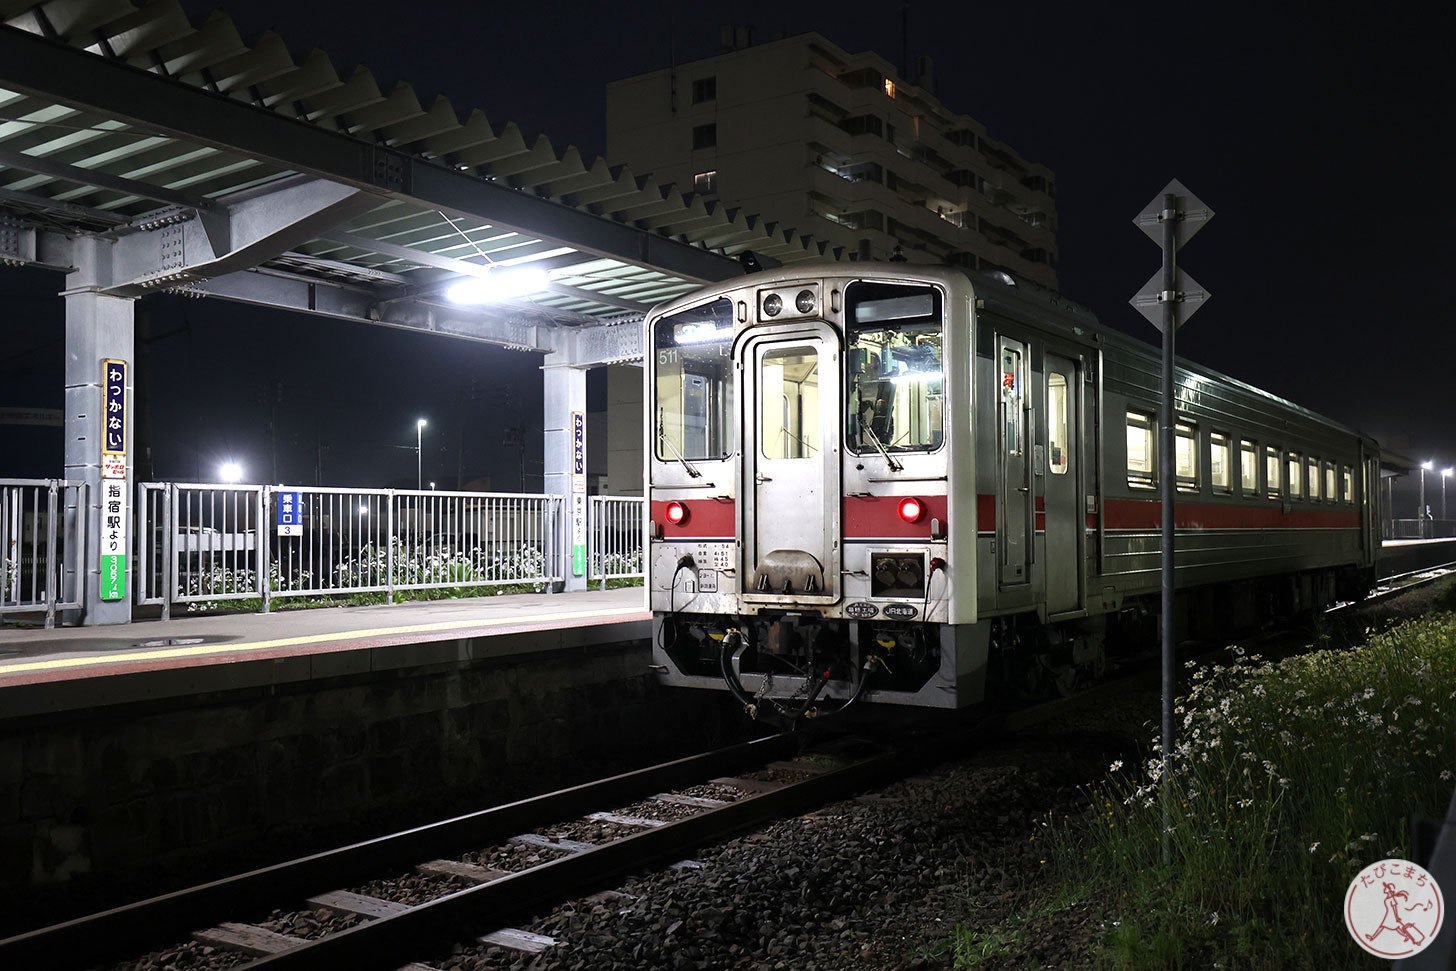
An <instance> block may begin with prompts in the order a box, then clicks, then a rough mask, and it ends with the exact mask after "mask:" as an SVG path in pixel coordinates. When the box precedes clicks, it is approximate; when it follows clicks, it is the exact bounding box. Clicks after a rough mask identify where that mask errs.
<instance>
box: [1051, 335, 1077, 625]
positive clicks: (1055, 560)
mask: <svg viewBox="0 0 1456 971" xmlns="http://www.w3.org/2000/svg"><path fill="white" fill-rule="evenodd" d="M1043 374H1044V375H1045V381H1044V382H1043V385H1044V388H1045V391H1046V407H1045V409H1043V411H1044V413H1045V415H1046V432H1045V435H1044V438H1043V440H1044V441H1045V442H1046V474H1045V475H1044V476H1043V477H1042V491H1043V493H1044V495H1045V501H1046V608H1047V613H1049V614H1055V613H1060V612H1062V611H1066V610H1075V609H1077V607H1079V606H1080V605H1081V573H1082V556H1081V542H1080V540H1081V536H1082V518H1083V514H1082V508H1081V505H1082V504H1081V494H1082V488H1081V485H1080V482H1081V477H1082V470H1081V455H1080V454H1079V453H1078V447H1077V446H1078V442H1079V440H1080V437H1081V436H1080V431H1079V429H1080V428H1081V422H1080V420H1079V419H1080V416H1079V415H1078V414H1077V408H1078V402H1079V400H1080V399H1081V381H1080V377H1081V375H1080V374H1079V372H1078V364H1077V362H1076V361H1073V360H1071V359H1069V358H1065V357H1061V356H1060V355H1057V354H1052V353H1050V352H1048V353H1047V354H1046V355H1045V358H1044V361H1043Z"/></svg>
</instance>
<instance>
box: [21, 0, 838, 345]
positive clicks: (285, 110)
mask: <svg viewBox="0 0 1456 971" xmlns="http://www.w3.org/2000/svg"><path fill="white" fill-rule="evenodd" d="M0 21H3V23H4V24H6V25H7V28H8V29H0V220H3V223H0V230H3V229H4V225H5V224H8V225H11V226H12V227H13V226H27V227H32V228H36V229H41V230H52V231H55V232H57V233H60V234H64V235H66V236H72V237H74V236H77V235H84V234H104V235H106V236H108V237H111V238H114V237H117V236H122V235H127V234H135V233H145V232H156V231H157V230H158V229H159V228H162V227H165V226H167V225H169V224H175V223H177V222H180V221H182V220H185V219H201V218H202V217H204V216H205V215H206V214H208V213H216V212H224V213H227V212H230V211H232V209H231V207H232V205H233V203H234V201H235V200H239V199H248V198H250V197H256V196H258V195H259V194H260V193H264V192H266V191H267V190H269V189H270V188H277V187H287V186H290V185H295V184H297V183H298V182H299V180H300V179H304V178H312V179H320V180H327V181H330V182H338V183H340V184H345V185H350V186H353V187H355V188H358V189H360V190H362V191H364V192H366V193H367V194H368V195H367V198H366V199H365V203H366V205H364V206H356V207H355V210H357V211H351V213H350V214H349V216H348V218H346V219H343V220H341V221H339V222H337V223H335V224H332V225H329V226H328V228H327V229H325V230H324V231H321V232H317V233H316V234H313V235H310V236H309V237H308V238H307V239H306V240H303V241H298V240H293V241H291V245H289V246H288V248H287V249H286V250H284V251H282V252H267V253H262V254H261V255H260V257H259V259H258V260H257V261H256V262H255V263H253V264H251V265H252V266H253V267H261V268H264V269H265V270H266V272H268V273H270V274H272V275H274V276H276V277H284V278H301V279H312V280H322V281H329V282H330V283H331V284H334V285H338V286H341V287H345V288H349V289H351V290H358V291H360V292H361V293H364V294H367V295H369V296H370V297H371V298H373V299H375V300H378V299H393V298H395V297H397V296H399V295H405V296H409V297H410V298H421V299H427V300H428V299H431V298H434V297H438V295H439V293H440V292H441V291H442V290H443V286H444V283H445V282H447V281H453V280H456V279H459V278H460V277H461V276H462V274H467V275H468V274H472V273H474V274H477V275H478V274H479V273H480V272H481V268H482V267H486V266H496V267H506V266H512V267H513V266H522V265H530V266H533V267H537V268H541V269H544V270H546V271H548V273H549V275H550V280H551V283H550V289H549V292H546V293H543V294H537V295H533V296H532V297H530V298H529V299H528V300H527V299H518V300H517V301H516V302H515V303H514V304H513V305H512V310H513V312H516V313H522V312H525V313H535V314H539V315H541V316H542V317H543V318H544V319H550V320H553V321H555V322H557V323H572V322H575V323H581V322H585V321H587V320H588V319H589V318H592V317H607V318H613V317H618V318H620V315H622V314H624V313H631V314H636V313H640V312H641V311H642V310H643V309H645V308H646V307H648V306H651V305H652V304H654V303H657V302H659V301H663V300H667V299H671V298H673V297H676V296H680V295H681V294H683V293H685V292H687V291H689V290H691V289H693V288H694V287H695V286H697V285H699V284H700V283H702V282H705V281H707V280H714V279H721V278H724V277H727V276H731V275H732V274H733V273H734V272H737V268H736V265H735V264H734V263H732V262H730V261H728V260H727V259H726V258H725V257H727V256H730V255H732V254H736V253H739V252H740V251H742V250H745V249H752V250H753V251H754V252H755V253H757V254H759V255H760V256H762V257H764V258H765V261H766V262H769V263H772V262H775V261H777V262H792V261H797V260H806V259H815V258H823V257H824V256H825V255H837V254H832V253H831V254H826V252H825V249H824V245H823V244H822V243H815V242H814V241H812V240H811V239H809V238H808V237H805V236H802V235H800V234H797V233H795V232H792V231H785V230H780V229H778V228H777V227H775V226H774V225H772V224H766V223H764V222H762V221H761V220H758V219H756V218H754V217H751V216H748V215H746V214H744V213H742V212H740V211H738V210H734V209H731V208H728V207H724V206H722V205H720V204H718V203H716V202H715V201H712V200H704V199H702V198H700V197H695V196H693V195H692V194H684V193H681V192H679V191H678V190H677V189H676V188H675V187H673V186H670V185H666V186H665V185H658V184H657V183H656V182H655V181H654V179H653V178H652V177H651V176H647V177H639V176H637V175H635V174H633V173H632V172H630V171H628V170H627V169H625V168H623V167H613V166H609V165H608V164H607V163H606V162H605V161H604V160H602V159H600V158H598V159H596V160H594V161H592V162H591V163H590V164H587V163H586V162H584V161H583V160H582V158H581V157H580V155H579V153H578V152H577V150H576V149H575V148H572V147H567V148H566V149H565V150H564V151H558V150H557V149H556V148H555V147H553V146H552V144H551V142H550V141H549V140H548V139H546V138H545V137H544V136H543V137H540V138H537V139H536V140H535V141H534V142H530V143H528V142H527V141H526V139H525V138H524V137H523V136H522V134H521V132H520V130H519V129H518V128H517V127H516V126H515V125H514V124H511V123H506V124H504V125H501V126H496V125H494V124H492V123H491V122H490V121H489V120H488V119H487V118H486V116H485V115H484V114H483V113H481V112H480V111H479V110H475V111H472V112H470V113H469V114H468V115H465V116H464V117H462V116H461V115H460V113H459V112H457V111H456V109H455V107H454V106H453V105H452V104H451V102H450V101H449V100H448V99H445V98H438V99H436V100H435V101H434V102H433V103H432V104H431V105H430V106H428V107H425V106H423V105H421V104H420V103H419V101H418V99H417V98H416V97H415V94H414V91H413V90H412V89H411V88H410V86H409V85H407V84H399V85H396V86H395V87H394V88H393V89H392V90H390V91H389V92H387V93H386V92H384V91H382V90H380V88H379V86H378V85H377V84H376V82H375V79H374V76H373V75H372V74H371V73H370V72H369V71H368V70H367V69H365V68H359V69H357V70H355V71H354V72H353V73H352V74H350V75H349V76H348V77H347V78H346V77H341V76H340V74H339V73H338V72H337V71H336V70H335V68H334V66H333V64H332V62H331V61H330V60H329V58H328V56H327V55H326V54H324V53H323V52H321V51H317V50H315V51H310V52H309V53H308V54H306V55H304V56H303V57H301V58H295V57H294V56H293V55H292V54H291V53H290V52H289V50H288V48H287V46H286V45H285V43H284V42H283V40H282V39H281V38H280V37H279V36H278V35H276V34H272V33H268V34H264V35H263V36H261V37H259V38H258V39H257V40H256V41H254V42H252V43H249V42H246V41H244V40H243V38H242V37H241V36H240V35H239V34H238V31H237V29H236V27H235V26H234V25H233V23H232V21H231V20H230V19H228V18H227V17H226V16H224V15H223V14H221V13H214V14H213V15H211V16H210V17H209V18H207V20H206V21H205V22H204V23H202V24H200V25H197V26H194V25H193V24H192V23H191V22H190V21H189V20H188V18H187V16H186V15H185V14H184V13H183V11H182V9H181V7H180V6H179V5H178V4H177V3H176V2H175V0H160V2H155V3H144V4H140V5H138V4H135V3H132V2H130V0H51V2H48V3H38V2H35V0H0ZM82 51H84V52H85V54H84V55H80V56H78V54H79V52H82ZM143 72H145V74H144V75H143ZM370 202H373V203H377V204H373V205H367V203H370ZM6 217H8V218H6ZM0 235H3V234H0ZM5 256H6V254H5V253H4V252H3V250H0V258H3V257H5ZM42 262H43V261H42ZM162 265H163V267H164V268H165V266H166V263H165V260H164V261H163V264H162ZM231 269H232V270H233V271H235V270H236V269H237V268H236V267H232V268H231ZM202 278H203V277H202V276H199V274H198V273H192V274H189V273H188V272H187V268H185V267H184V268H182V269H181V270H180V271H179V272H178V273H175V274H173V276H171V277H168V278H167V279H168V280H169V281H170V282H171V283H174V284H191V285H193V286H197V284H198V282H199V280H200V279H202ZM200 289H202V290H204V291H205V292H215V293H219V294H222V295H225V296H226V295H233V293H234V291H236V290H237V289H238V288H237V287H235V286H234V287H232V288H231V289H230V287H229V286H221V285H217V286H213V285H207V286H202V287H200ZM260 302H262V301H260Z"/></svg>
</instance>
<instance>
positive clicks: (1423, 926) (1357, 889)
mask: <svg viewBox="0 0 1456 971" xmlns="http://www.w3.org/2000/svg"><path fill="white" fill-rule="evenodd" d="M1444 916H1445V914H1444V902H1443V900H1442V898H1441V888H1440V887H1438V886H1437V885H1436V881H1435V879H1434V878H1433V877H1432V876H1431V875H1430V874H1429V873H1427V872H1426V871H1425V870H1422V869H1421V868H1420V867H1418V866H1416V865H1415V864H1414V863H1410V862H1409V861H1406V860H1394V859H1391V860H1381V861H1380V862H1379V863H1372V864H1370V866H1367V867H1366V868H1365V869H1364V870H1361V871H1360V873H1359V874H1357V875H1356V877H1355V879H1354V880H1352V881H1350V889H1349V891H1348V892H1347V893H1346V894H1345V926H1346V927H1347V928H1349V931H1350V936H1351V937H1353V938H1354V939H1355V943H1357V944H1359V945H1360V946H1361V947H1362V948H1364V949H1365V950H1367V951H1369V952H1370V953H1371V954H1374V955H1376V956H1378V957H1383V958H1403V957H1409V956H1410V955H1412V954H1416V953H1418V952H1420V951H1423V950H1425V949H1426V948H1427V947H1429V946H1430V943H1431V941H1432V940H1433V939H1435V936H1436V934H1437V933H1438V932H1439V931H1440V930H1441V922H1442V919H1443V917H1444Z"/></svg>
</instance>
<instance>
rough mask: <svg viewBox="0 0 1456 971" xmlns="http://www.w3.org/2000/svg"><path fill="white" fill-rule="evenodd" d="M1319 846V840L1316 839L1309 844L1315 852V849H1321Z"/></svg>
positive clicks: (1310, 849) (1311, 850)
mask: <svg viewBox="0 0 1456 971" xmlns="http://www.w3.org/2000/svg"><path fill="white" fill-rule="evenodd" d="M1319 847H1320V845H1319V840H1315V841H1314V842H1313V843H1311V844H1309V851H1310V852H1311V853H1313V852H1314V851H1315V850H1317V849H1319Z"/></svg>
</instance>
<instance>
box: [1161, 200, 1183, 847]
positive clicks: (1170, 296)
mask: <svg viewBox="0 0 1456 971" xmlns="http://www.w3.org/2000/svg"><path fill="white" fill-rule="evenodd" d="M1178 215H1179V213H1178V197H1177V196H1175V195H1173V194H1172V193H1171V192H1169V193H1165V194H1164V195H1163V214H1162V223H1163V292H1162V296H1161V300H1162V305H1163V306H1162V310H1163V381H1162V399H1163V400H1162V418H1161V425H1162V427H1161V429H1160V431H1161V436H1160V437H1161V438H1162V448H1161V449H1160V450H1159V454H1158V475H1159V489H1160V492H1161V498H1162V506H1163V603H1162V610H1163V632H1162V660H1163V733H1162V734H1163V771H1162V776H1161V777H1160V780H1159V782H1160V787H1159V788H1160V794H1161V796H1162V804H1163V864H1164V865H1165V866H1166V865H1168V864H1169V863H1171V862H1172V841H1171V840H1170V838H1169V832H1168V829H1169V826H1170V824H1171V820H1170V811H1171V800H1172V792H1171V790H1170V788H1169V784H1170V778H1169V777H1170V775H1171V772H1172V758H1173V690H1174V685H1173V679H1174V670H1175V659H1174V656H1173V655H1174V648H1175V644H1174V642H1173V637H1174V623H1173V596H1174V590H1173V540H1174V535H1173V522H1174V520H1173V498H1174V496H1175V495H1176V492H1177V490H1176V489H1175V482H1174V478H1173V477H1174V474H1175V468H1174V462H1173V450H1174V447H1175V442H1176V437H1175V435H1174V422H1175V419H1174V417H1173V416H1174V413H1175V412H1174V408H1173V360H1174V334H1175V333H1176V331H1177V329H1178V306H1177V300H1176V294H1175V293H1174V291H1175V289H1176V288H1177V276H1178V271H1177V256H1176V251H1177V246H1178V241H1177V237H1176V235H1175V226H1176V225H1177V220H1178Z"/></svg>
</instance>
